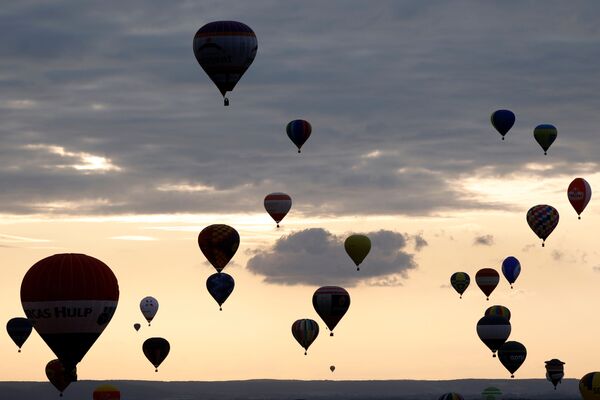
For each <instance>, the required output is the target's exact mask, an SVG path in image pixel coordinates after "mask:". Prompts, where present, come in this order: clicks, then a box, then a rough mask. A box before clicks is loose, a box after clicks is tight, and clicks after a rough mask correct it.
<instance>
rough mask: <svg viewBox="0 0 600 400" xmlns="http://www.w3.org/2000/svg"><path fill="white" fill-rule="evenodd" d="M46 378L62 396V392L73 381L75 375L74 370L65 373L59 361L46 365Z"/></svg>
mask: <svg viewBox="0 0 600 400" xmlns="http://www.w3.org/2000/svg"><path fill="white" fill-rule="evenodd" d="M46 377H47V378H48V380H49V381H50V383H51V384H52V385H53V386H54V387H55V388H56V390H58V391H59V392H60V395H61V396H62V392H64V391H65V389H66V388H67V387H68V386H69V385H70V384H71V382H74V381H75V378H76V377H77V374H76V372H75V370H73V371H71V372H68V371H66V370H65V368H64V367H63V365H62V364H61V362H60V361H59V360H52V361H50V362H49V363H48V364H46Z"/></svg>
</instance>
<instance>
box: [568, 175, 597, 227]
mask: <svg viewBox="0 0 600 400" xmlns="http://www.w3.org/2000/svg"><path fill="white" fill-rule="evenodd" d="M567 197H568V198H569V203H571V205H572V206H573V208H574V209H575V212H576V213H577V215H578V216H579V219H581V213H582V212H583V210H585V208H586V207H587V205H588V203H589V202H590V200H591V198H592V187H591V186H590V184H589V183H588V182H587V181H586V180H585V179H583V178H575V179H574V180H573V182H571V183H570V184H569V187H568V188H567Z"/></svg>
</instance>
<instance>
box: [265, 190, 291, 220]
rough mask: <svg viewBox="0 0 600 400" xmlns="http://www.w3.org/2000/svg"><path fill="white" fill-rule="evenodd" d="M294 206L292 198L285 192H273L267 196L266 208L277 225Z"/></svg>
mask: <svg viewBox="0 0 600 400" xmlns="http://www.w3.org/2000/svg"><path fill="white" fill-rule="evenodd" d="M290 208H292V198H291V197H290V196H289V195H287V194H285V193H271V194H268V195H267V196H266V197H265V210H267V213H269V215H270V216H271V218H273V220H275V223H277V227H278V228H279V223H280V222H281V220H282V219H283V218H285V216H286V215H287V213H288V211H290Z"/></svg>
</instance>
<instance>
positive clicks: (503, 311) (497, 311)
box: [484, 306, 510, 321]
mask: <svg viewBox="0 0 600 400" xmlns="http://www.w3.org/2000/svg"><path fill="white" fill-rule="evenodd" d="M484 315H485V316H494V317H504V318H506V319H507V320H509V321H510V310H509V309H508V308H506V307H504V306H491V307H488V309H487V310H485V314H484Z"/></svg>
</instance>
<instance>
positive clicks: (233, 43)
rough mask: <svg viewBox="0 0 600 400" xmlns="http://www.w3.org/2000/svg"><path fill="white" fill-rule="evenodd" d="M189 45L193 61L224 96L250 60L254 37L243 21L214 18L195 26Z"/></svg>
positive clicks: (253, 51) (236, 81)
mask: <svg viewBox="0 0 600 400" xmlns="http://www.w3.org/2000/svg"><path fill="white" fill-rule="evenodd" d="M193 47H194V56H195V57H196V61H198V64H200V66H201V67H202V69H203V70H204V72H206V74H207V75H208V77H209V78H210V79H211V80H212V81H213V83H214V84H215V85H216V86H217V88H218V89H219V91H220V92H221V94H222V95H223V96H225V93H226V92H230V91H232V90H233V88H234V87H235V85H236V84H237V83H238V81H239V80H240V79H241V77H242V75H244V73H245V72H246V70H247V69H248V67H250V65H251V64H252V61H254V57H256V51H257V50H258V41H257V39H256V35H255V34H254V31H252V29H250V27H249V26H248V25H246V24H243V23H241V22H237V21H215V22H210V23H208V24H206V25H204V26H203V27H202V28H200V29H198V31H197V32H196V34H195V35H194V43H193ZM225 104H226V105H227V104H228V103H227V102H226V103H225Z"/></svg>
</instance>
